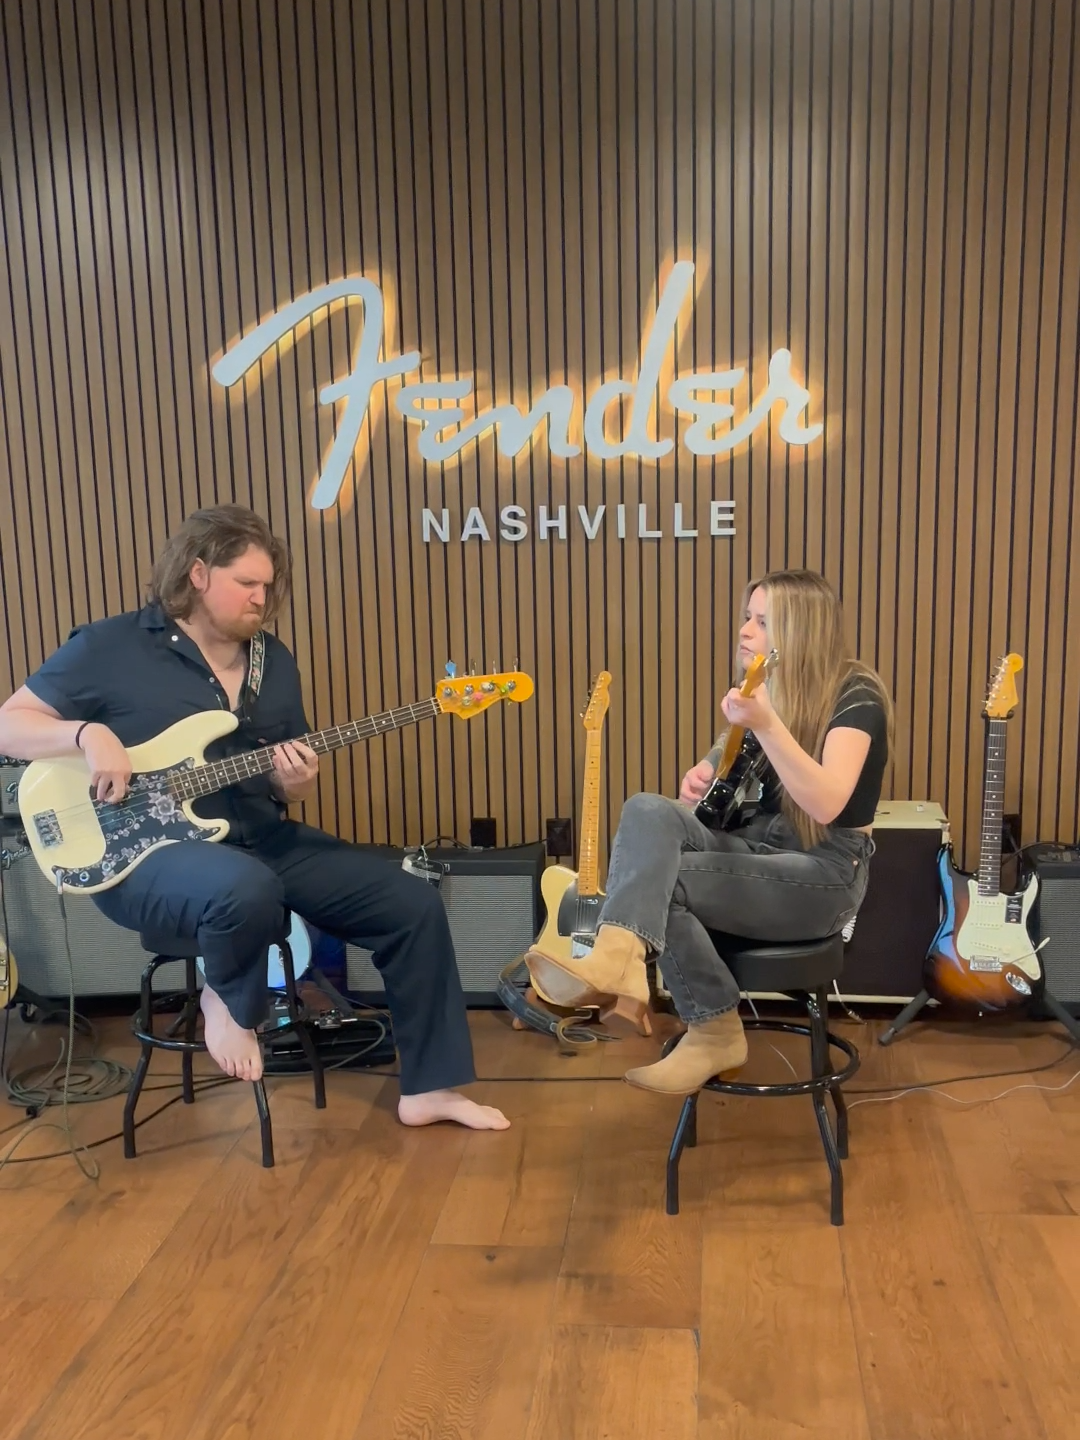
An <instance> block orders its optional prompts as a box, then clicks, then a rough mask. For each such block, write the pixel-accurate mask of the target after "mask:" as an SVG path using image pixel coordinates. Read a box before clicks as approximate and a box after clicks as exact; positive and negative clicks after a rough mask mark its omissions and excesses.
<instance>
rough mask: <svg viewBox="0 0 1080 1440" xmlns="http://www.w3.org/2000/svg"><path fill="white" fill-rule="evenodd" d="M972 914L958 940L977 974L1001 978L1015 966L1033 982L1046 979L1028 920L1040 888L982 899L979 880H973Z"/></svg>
mask: <svg viewBox="0 0 1080 1440" xmlns="http://www.w3.org/2000/svg"><path fill="white" fill-rule="evenodd" d="M967 889H968V910H967V914H966V915H965V916H964V919H963V920H962V922H961V924H960V928H959V930H958V931H957V932H956V936H955V948H956V951H957V953H958V954H959V955H962V956H964V957H965V958H966V959H967V962H968V967H969V969H971V970H973V971H975V972H976V973H979V972H982V973H984V974H997V973H998V972H1000V971H1001V970H1004V969H1005V968H1006V967H1007V966H1009V965H1013V966H1015V967H1016V969H1017V970H1020V971H1022V972H1023V973H1024V974H1025V975H1026V976H1027V977H1028V979H1029V980H1031V981H1035V982H1037V981H1039V980H1041V979H1042V965H1041V964H1040V963H1039V957H1038V955H1037V954H1036V953H1035V949H1034V946H1033V945H1032V943H1031V933H1030V931H1029V929H1028V916H1029V915H1030V914H1031V910H1032V907H1033V906H1034V904H1035V896H1036V894H1037V892H1038V886H1037V885H1028V887H1027V889H1026V890H1024V891H1023V892H1022V894H1021V895H1018V896H1015V895H980V894H979V882H978V880H969V881H968V885H967Z"/></svg>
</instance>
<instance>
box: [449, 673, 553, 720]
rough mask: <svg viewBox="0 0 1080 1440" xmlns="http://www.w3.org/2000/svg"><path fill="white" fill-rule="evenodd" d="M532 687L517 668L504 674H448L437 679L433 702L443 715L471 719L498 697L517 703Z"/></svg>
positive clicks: (524, 698)
mask: <svg viewBox="0 0 1080 1440" xmlns="http://www.w3.org/2000/svg"><path fill="white" fill-rule="evenodd" d="M534 688H535V687H534V686H533V682H532V680H531V678H530V677H529V676H528V675H523V674H522V673H521V671H520V670H512V671H508V672H507V673H506V674H503V675H448V676H447V677H446V679H444V680H440V681H439V684H438V687H437V689H436V691H435V703H436V705H438V707H439V709H440V710H441V711H442V712H443V714H444V715H456V716H457V717H458V718H459V719H460V720H471V719H472V718H473V716H474V715H480V714H482V713H483V711H485V710H486V709H487V708H488V706H489V705H494V704H496V703H497V702H498V701H499V700H513V701H514V703H515V704H516V705H520V704H521V702H522V701H523V700H528V699H529V698H530V697H531V696H532V693H533V690H534Z"/></svg>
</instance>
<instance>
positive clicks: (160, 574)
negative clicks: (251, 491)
mask: <svg viewBox="0 0 1080 1440" xmlns="http://www.w3.org/2000/svg"><path fill="white" fill-rule="evenodd" d="M252 545H254V546H255V547H256V548H257V549H259V550H262V551H264V552H265V553H266V554H267V555H268V556H269V557H270V560H271V563H272V564H273V567H274V578H273V581H272V582H271V584H270V585H269V586H268V588H267V591H266V604H265V606H264V607H263V616H262V618H263V621H264V622H265V623H266V624H267V625H269V624H270V622H271V621H272V620H273V619H274V617H275V616H276V615H277V613H278V611H279V610H280V609H281V607H282V605H284V603H285V601H286V600H287V599H288V595H289V586H290V584H291V581H292V559H291V557H290V555H289V551H288V548H287V546H286V545H285V543H284V541H282V540H279V539H278V538H277V536H276V535H275V534H274V533H273V532H272V531H271V529H270V526H269V525H268V524H267V523H266V521H265V520H264V519H263V518H262V516H261V515H256V514H255V511H254V510H249V509H248V508H247V507H246V506H245V505H214V506H211V507H210V508H208V509H206V510H196V511H195V512H194V513H193V514H191V515H189V516H188V517H187V519H186V520H185V521H184V523H183V524H182V525H181V526H180V528H179V530H177V531H176V533H175V534H174V535H170V536H169V538H168V540H167V541H166V542H165V547H164V549H163V550H162V552H161V554H160V555H159V556H158V558H157V560H156V561H155V562H154V571H153V575H152V576H151V579H150V599H151V600H156V601H157V603H158V604H159V605H160V606H161V608H162V609H163V610H164V611H165V613H166V615H168V616H169V617H170V618H171V619H173V620H186V619H187V617H188V616H189V615H190V614H191V612H192V610H193V609H194V608H195V603H196V601H197V600H198V592H197V591H196V589H195V587H194V586H193V585H192V583H191V567H192V566H193V565H194V564H195V562H196V560H201V561H202V562H203V564H204V565H205V566H206V567H207V568H208V569H213V568H215V567H220V566H225V565H231V564H232V563H233V561H234V560H238V559H239V558H240V556H241V555H243V554H244V552H245V551H246V550H247V549H249V548H250V547H251V546H252Z"/></svg>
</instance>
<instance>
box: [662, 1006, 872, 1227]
mask: <svg viewBox="0 0 1080 1440" xmlns="http://www.w3.org/2000/svg"><path fill="white" fill-rule="evenodd" d="M800 998H801V999H802V1001H803V1003H805V1005H806V1007H807V1009H808V1011H809V1014H810V1023H809V1024H808V1025H801V1024H794V1023H792V1022H790V1021H785V1020H747V1021H746V1022H745V1028H746V1029H747V1030H765V1031H772V1032H774V1033H780V1034H785V1035H802V1036H805V1037H806V1039H808V1040H809V1041H810V1056H811V1064H812V1067H813V1072H814V1073H813V1074H812V1075H810V1076H809V1077H808V1078H807V1079H805V1080H788V1081H781V1082H778V1083H776V1084H772V1085H753V1084H750V1083H748V1082H744V1081H740V1080H721V1079H720V1078H719V1077H714V1078H713V1079H712V1080H707V1081H706V1082H705V1084H704V1086H703V1087H702V1090H712V1091H714V1092H715V1093H716V1094H720V1095H746V1096H769V1097H772V1096H790V1095H809V1096H810V1097H811V1098H812V1100H813V1103H814V1115H815V1118H816V1119H817V1124H818V1131H819V1133H820V1135H821V1143H822V1147H823V1149H824V1151H825V1160H826V1162H827V1164H828V1167H829V1176H830V1181H831V1195H830V1219H831V1221H832V1223H833V1224H834V1225H842V1224H843V1223H844V1178H843V1171H842V1169H841V1165H840V1162H841V1160H846V1159H847V1157H848V1116H847V1105H846V1103H845V1101H844V1092H843V1088H842V1087H843V1084H844V1082H845V1081H846V1080H850V1079H851V1077H852V1076H853V1075H854V1074H855V1072H856V1071H857V1070H858V1068H859V1065H860V1064H861V1057H860V1055H859V1052H858V1050H857V1049H856V1048H855V1046H854V1045H853V1044H852V1043H851V1041H850V1040H845V1039H844V1037H843V1036H842V1035H834V1034H833V1033H832V1031H831V1030H829V1029H828V1028H827V1024H826V1019H825V1016H826V1013H827V1011H826V1007H827V1004H828V998H827V994H826V992H825V991H824V990H823V989H822V990H819V991H818V992H817V993H815V994H804V995H802V996H801V997H800ZM680 1038H681V1037H679V1036H677V1037H675V1038H674V1039H673V1040H669V1041H668V1043H667V1044H666V1045H665V1047H664V1054H667V1053H668V1051H669V1050H670V1049H671V1048H672V1046H673V1045H676V1044H677V1043H678V1041H679V1039H680ZM832 1050H839V1051H840V1052H841V1053H842V1054H843V1055H845V1056H846V1057H847V1063H846V1064H845V1065H843V1066H842V1067H841V1068H840V1069H834V1068H833V1063H832V1060H831V1058H830V1055H831V1051H832ZM701 1093H702V1092H701V1091H698V1092H697V1094H694V1095H688V1096H687V1097H686V1099H685V1100H684V1101H683V1107H682V1110H681V1111H680V1113H679V1119H678V1122H677V1124H676V1126H675V1133H674V1135H673V1136H672V1140H671V1149H670V1151H669V1152H668V1161H667V1206H666V1208H667V1213H668V1214H669V1215H677V1214H678V1213H679V1162H680V1160H681V1159H682V1152H683V1150H684V1149H685V1148H686V1147H687V1146H690V1147H691V1148H692V1147H693V1146H694V1145H696V1144H697V1105H698V1099H699V1097H700V1095H701ZM826 1094H828V1095H830V1096H831V1097H832V1102H833V1106H834V1108H835V1110H836V1126H835V1129H834V1127H833V1125H832V1124H831V1122H830V1120H829V1113H828V1109H827V1107H826V1104H825V1096H826Z"/></svg>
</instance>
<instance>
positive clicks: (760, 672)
mask: <svg viewBox="0 0 1080 1440" xmlns="http://www.w3.org/2000/svg"><path fill="white" fill-rule="evenodd" d="M778 658H779V657H778V655H777V653H776V651H775V650H770V651H769V654H768V655H767V656H766V655H755V656H754V658H753V660H751V662H750V664H749V665H748V666H747V669H746V674H745V676H744V677H743V683H742V685H741V686H740V687H739V694H740V695H752V694H753V693H754V691H755V690H756V689H757V688H758V686H759V685H761V684H763V683H764V682H765V681H766V680H767V679H768V678H769V676H770V675H771V674H772V672H773V670H774V669H775V667H776V662H777V660H778ZM767 763H768V762H767V759H766V756H765V753H764V751H763V750H762V748H761V746H760V745H759V744H758V742H757V741H756V740H755V739H754V737H753V735H751V734H750V733H749V731H747V730H745V729H743V727H742V726H741V725H731V726H729V728H728V732H727V735H726V736H725V739H724V748H723V750H722V751H721V754H720V760H719V763H718V764H717V767H716V774H715V776H714V777H713V780H712V783H711V784H710V786H709V788H708V790H706V792H705V794H704V795H703V796H702V797H701V799H700V800H699V801H698V803H697V805H696V806H695V807H694V815H695V817H696V818H697V819H698V820H700V821H701V823H702V824H703V825H706V826H708V828H709V829H710V830H730V829H731V828H732V826H733V825H735V824H736V822H737V821H738V819H739V814H740V812H741V810H742V807H743V805H745V803H746V800H747V797H748V795H749V794H750V791H751V789H752V788H753V786H754V785H755V783H756V782H757V781H758V780H759V779H760V777H761V774H762V772H763V771H764V769H765V766H766V764H767Z"/></svg>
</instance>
